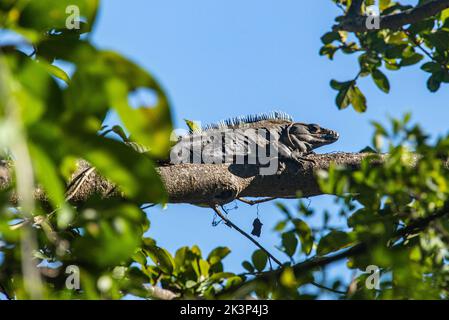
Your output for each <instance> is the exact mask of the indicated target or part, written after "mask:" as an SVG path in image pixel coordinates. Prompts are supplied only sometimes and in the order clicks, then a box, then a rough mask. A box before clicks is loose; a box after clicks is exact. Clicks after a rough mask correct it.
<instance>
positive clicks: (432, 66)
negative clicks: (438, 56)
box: [421, 62, 441, 73]
mask: <svg viewBox="0 0 449 320" xmlns="http://www.w3.org/2000/svg"><path fill="white" fill-rule="evenodd" d="M421 69H422V70H424V71H425V72H429V73H436V72H439V71H441V65H440V64H438V63H436V62H426V63H424V64H423V65H422V66H421Z"/></svg>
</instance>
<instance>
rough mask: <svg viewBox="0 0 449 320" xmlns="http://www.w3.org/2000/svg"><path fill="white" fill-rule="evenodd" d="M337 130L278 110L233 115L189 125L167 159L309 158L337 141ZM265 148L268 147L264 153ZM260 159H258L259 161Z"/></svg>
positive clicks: (212, 161)
mask: <svg viewBox="0 0 449 320" xmlns="http://www.w3.org/2000/svg"><path fill="white" fill-rule="evenodd" d="M338 138H339V134H338V133H337V132H336V131H333V130H329V129H325V128H322V127H320V126H319V125H317V124H305V123H301V122H294V121H293V119H292V117H291V116H289V115H288V114H286V113H284V112H280V111H273V112H271V113H264V114H258V115H250V116H245V117H236V118H231V119H227V120H223V121H220V122H218V123H215V124H210V125H206V126H204V127H202V128H199V127H198V126H193V127H191V132H190V134H188V135H185V136H182V137H179V139H178V141H177V143H176V144H175V145H174V146H173V147H172V149H171V152H170V162H171V163H174V164H177V163H186V162H187V163H191V162H194V163H235V162H236V161H237V160H240V161H242V159H243V158H245V159H246V161H248V159H250V158H251V156H252V157H253V158H252V160H253V161H254V159H256V160H261V159H262V160H263V161H262V163H264V164H267V163H268V161H272V160H277V159H278V160H280V162H285V161H295V162H303V161H311V160H309V159H307V158H305V157H304V156H306V155H308V154H310V153H313V150H314V149H316V148H318V147H320V146H323V145H327V144H330V143H333V142H335V141H337V140H338ZM267 151H270V152H268V153H267ZM259 162H260V161H258V163H259Z"/></svg>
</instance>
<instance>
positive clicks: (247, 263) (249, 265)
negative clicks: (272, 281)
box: [242, 260, 254, 273]
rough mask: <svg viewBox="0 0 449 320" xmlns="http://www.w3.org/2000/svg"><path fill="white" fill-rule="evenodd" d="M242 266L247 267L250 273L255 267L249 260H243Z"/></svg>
mask: <svg viewBox="0 0 449 320" xmlns="http://www.w3.org/2000/svg"><path fill="white" fill-rule="evenodd" d="M242 266H243V268H245V270H247V271H248V272H250V273H253V272H254V267H253V265H252V264H251V263H250V262H249V261H246V260H245V261H243V262H242Z"/></svg>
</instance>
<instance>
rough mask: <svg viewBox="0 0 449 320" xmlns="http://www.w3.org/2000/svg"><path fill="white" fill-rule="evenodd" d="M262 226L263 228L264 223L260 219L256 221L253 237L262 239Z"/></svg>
mask: <svg viewBox="0 0 449 320" xmlns="http://www.w3.org/2000/svg"><path fill="white" fill-rule="evenodd" d="M262 226H263V223H262V222H260V220H259V218H256V219H254V221H253V231H251V234H252V235H253V236H256V237H260V234H261V233H262Z"/></svg>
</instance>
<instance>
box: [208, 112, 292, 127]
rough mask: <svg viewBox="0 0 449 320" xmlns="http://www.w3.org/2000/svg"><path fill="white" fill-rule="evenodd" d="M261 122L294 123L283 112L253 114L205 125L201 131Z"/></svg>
mask: <svg viewBox="0 0 449 320" xmlns="http://www.w3.org/2000/svg"><path fill="white" fill-rule="evenodd" d="M261 121H282V122H293V118H292V116H290V115H289V114H287V113H285V112H283V111H272V112H269V113H259V114H252V115H247V116H239V117H234V118H230V119H226V120H221V121H219V122H217V123H211V124H208V125H205V126H203V127H202V128H201V131H208V130H214V129H223V128H235V127H241V126H244V125H245V124H250V123H255V122H261Z"/></svg>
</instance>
